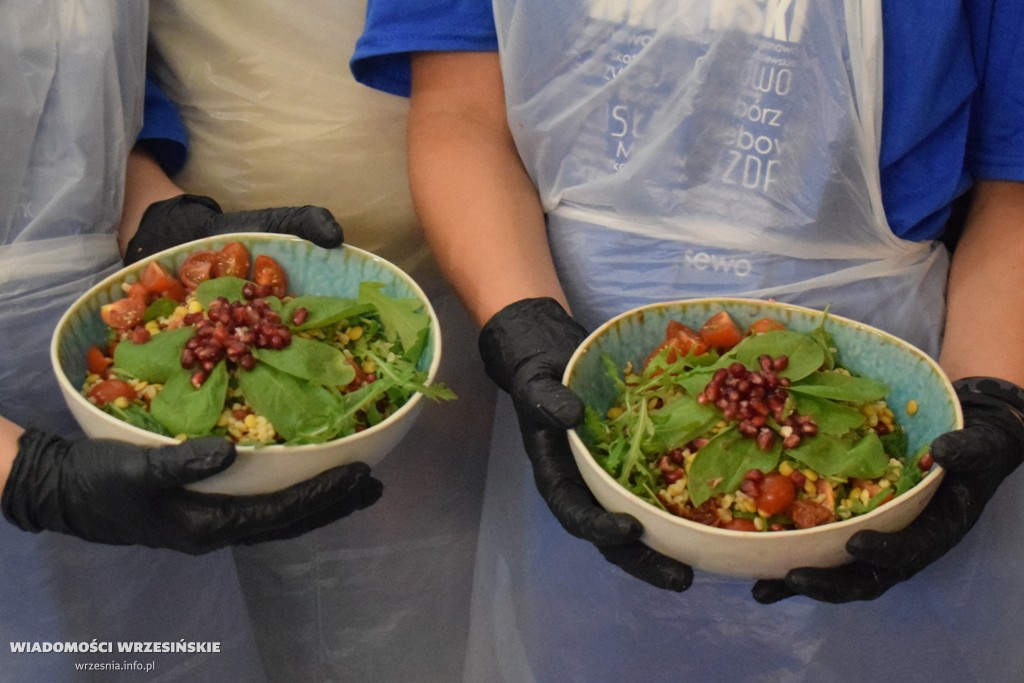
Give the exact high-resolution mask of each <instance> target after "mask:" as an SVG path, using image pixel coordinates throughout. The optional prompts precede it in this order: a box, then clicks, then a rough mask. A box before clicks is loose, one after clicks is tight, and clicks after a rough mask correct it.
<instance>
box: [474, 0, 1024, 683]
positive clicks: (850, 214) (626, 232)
mask: <svg viewBox="0 0 1024 683" xmlns="http://www.w3.org/2000/svg"><path fill="white" fill-rule="evenodd" d="M494 7H495V20H496V25H497V29H498V35H499V44H500V49H501V57H502V70H503V76H504V80H505V89H506V97H507V107H508V118H509V123H510V127H511V130H512V131H513V134H514V135H515V138H516V143H517V145H518V148H519V150H520V153H521V155H522V157H523V159H524V161H525V164H526V167H527V169H528V170H529V172H530V173H531V175H532V177H533V179H534V181H535V182H536V184H537V186H538V188H539V191H540V194H541V198H542V201H543V203H544V207H545V209H546V211H547V215H548V231H549V239H550V242H551V245H552V249H553V251H554V254H555V258H556V264H557V267H558V270H559V275H560V277H561V279H562V282H563V284H564V286H565V288H566V291H567V294H568V296H569V301H570V303H571V305H572V307H573V312H574V314H575V315H576V316H577V318H579V319H580V320H581V321H582V322H583V324H585V325H587V326H589V327H593V326H595V325H597V324H599V323H601V322H603V321H604V320H606V319H607V318H609V317H611V316H613V315H615V314H616V313H619V312H620V311H623V310H625V309H627V308H630V307H633V306H636V305H640V304H644V303H649V302H654V301H661V300H666V299H674V298H687V297H696V296H708V295H725V294H727V295H743V296H753V297H774V298H776V299H780V300H785V301H790V302H794V303H799V304H804V305H809V306H815V307H819V308H821V307H824V306H830V307H831V310H832V311H834V312H836V313H840V314H843V315H847V316H850V317H853V318H857V319H860V320H864V321H866V322H869V323H872V324H875V325H877V326H880V327H882V328H885V329H888V330H889V331H891V332H893V333H895V334H898V335H901V336H903V337H905V338H907V339H909V340H911V341H912V342H914V343H915V344H917V345H919V346H920V347H921V348H923V349H925V350H927V351H928V352H929V353H932V354H935V353H937V351H938V346H939V339H940V331H941V327H942V323H943V311H944V302H943V290H944V283H945V277H946V271H947V268H948V258H947V254H946V252H945V250H944V249H943V248H941V247H939V246H938V245H935V244H931V243H911V242H907V241H903V240H900V239H898V238H897V237H895V236H894V235H893V234H892V232H891V231H890V230H889V228H888V226H887V223H886V219H885V215H884V212H883V209H882V204H881V199H880V191H879V180H878V158H879V139H880V138H879V130H878V126H879V125H880V122H881V116H880V108H881V92H882V83H881V80H880V75H881V63H880V60H881V55H882V50H881V39H882V36H881V30H882V26H881V17H880V5H879V3H878V2H877V0H876V1H874V2H863V3H853V2H839V1H832V0H766V1H755V0H749V1H747V0H710V1H709V0H699V1H683V0H672V1H671V2H669V1H667V0H666V1H660V2H659V1H658V0H650V1H643V2H641V1H632V2H627V1H625V0H622V1H618V2H617V1H615V0H591V1H586V0H572V1H570V2H562V3H549V2H546V1H545V0H495V2H494ZM1020 503H1021V496H1020V495H1019V494H1017V493H1016V492H1013V493H1012V494H1004V495H1003V496H1002V497H1001V498H999V499H998V500H997V501H994V502H993V504H992V505H991V508H990V512H988V513H986V518H985V519H984V520H982V522H981V523H979V525H978V526H977V527H976V528H975V530H974V532H973V533H972V534H971V535H970V536H969V537H968V538H967V539H966V540H965V541H964V542H963V543H962V544H961V545H960V546H959V547H957V548H956V549H955V550H954V551H952V552H950V553H949V554H948V555H947V556H946V557H945V558H944V559H943V560H942V561H940V562H939V563H937V564H936V565H934V566H932V567H930V568H928V569H927V570H925V571H924V572H922V573H921V574H920V575H919V576H918V577H916V578H915V579H914V580H912V581H910V582H908V583H904V584H902V585H900V586H897V587H896V588H893V589H892V590H890V591H889V592H888V593H887V594H886V595H885V596H884V597H883V598H882V599H879V600H877V601H874V602H869V603H857V604H852V605H846V606H839V607H837V606H832V605H824V604H819V603H815V602H813V601H810V600H807V599H804V598H796V599H791V600H786V601H783V602H780V603H778V604H776V605H772V606H761V605H758V604H756V603H755V602H754V601H753V599H752V598H751V597H750V588H751V585H752V582H751V581H743V580H737V579H733V578H728V577H722V576H716V575H712V574H707V573H701V572H698V573H697V576H696V579H695V582H694V585H693V586H692V587H691V588H690V589H689V590H688V591H687V592H685V593H683V594H680V595H676V594H672V593H670V592H667V591H661V590H658V589H655V588H652V587H650V586H648V585H646V584H644V583H642V582H639V581H637V580H635V579H632V578H630V577H628V576H627V575H626V574H624V573H623V572H621V571H620V570H618V569H616V568H615V567H613V566H612V565H610V564H609V563H607V562H606V561H605V560H604V559H603V558H602V557H601V556H600V554H599V553H598V552H597V551H596V550H595V549H594V548H593V547H592V546H590V545H589V544H587V543H585V542H582V541H578V540H575V539H573V538H571V537H570V536H569V535H568V534H567V533H566V532H565V531H564V530H562V529H561V528H560V527H559V525H558V523H557V522H556V521H555V520H554V518H553V517H552V516H551V514H550V513H549V511H548V510H547V509H546V507H545V506H544V504H543V502H542V501H541V499H540V497H539V495H538V494H536V492H535V490H534V485H533V482H532V476H531V474H530V471H529V465H528V461H527V458H526V457H525V454H524V453H523V452H522V446H521V439H520V436H519V432H518V429H517V427H516V424H515V419H514V416H513V415H512V413H511V410H510V408H509V405H508V402H507V401H502V402H499V406H498V416H497V417H496V422H495V435H494V443H493V446H492V451H491V457H490V461H489V470H488V478H487V489H486V494H485V502H484V518H483V521H482V529H481V537H480V541H479V542H478V556H477V568H476V573H475V577H474V592H473V608H472V622H471V642H470V653H469V656H468V658H467V665H466V669H465V680H467V681H496V680H504V681H517V682H518V681H531V680H538V681H570V680H572V681H626V680H672V681H709V680H758V681H772V682H775V681H826V680H827V681H843V680H861V679H862V677H863V675H864V671H865V667H867V668H868V669H870V670H872V671H878V672H884V675H885V676H886V677H887V678H893V679H895V678H899V677H901V676H906V677H908V680H925V679H928V678H929V676H930V677H931V679H932V680H959V679H964V680H978V676H980V675H981V674H982V673H984V674H985V676H986V678H985V680H1013V676H1019V673H1020V671H1021V666H1022V664H1024V658H1022V657H1021V656H1020V655H1018V654H1011V655H1007V654H1005V652H1006V648H1005V645H1006V640H1005V635H1004V634H1009V633H1016V632H1019V629H1020V627H1021V625H1022V618H1021V616H1020V612H1021V610H1020V609H1018V608H1019V607H1020V605H1021V604H1022V600H1021V599H1022V593H1021V588H1020V585H1021V582H1020V580H1019V572H1017V571H1015V570H1013V569H1012V568H1011V567H1009V566H1007V565H1006V564H1005V560H1006V555H1010V556H1012V557H1013V558H1015V559H1016V560H1017V561H1018V562H1019V560H1020V555H1021V551H1020V549H1019V548H1020V547H1021V539H1020V533H1019V532H1017V531H1016V528H1017V527H1019V525H1020V523H1021V521H1022V519H1024V513H1022V509H1024V506H1021V504H1020ZM990 545H991V546H992V547H993V548H998V552H999V553H1002V556H999V557H997V556H996V554H997V553H996V551H994V550H989V549H988V547H989V546H990ZM982 548H985V550H982ZM1007 598H1010V599H1011V600H1013V601H1014V602H1013V603H1012V604H1013V605H1015V607H1013V608H1008V607H1007V605H1003V604H1002V601H1004V600H1006V599H1007ZM1007 604H1010V603H1007ZM993 610H994V611H996V612H997V613H998V614H997V615H992V614H991V612H992V611H993ZM993 621H995V622H997V623H998V626H997V627H995V628H994V627H993V623H992V622H993ZM1001 629H1005V630H1001Z"/></svg>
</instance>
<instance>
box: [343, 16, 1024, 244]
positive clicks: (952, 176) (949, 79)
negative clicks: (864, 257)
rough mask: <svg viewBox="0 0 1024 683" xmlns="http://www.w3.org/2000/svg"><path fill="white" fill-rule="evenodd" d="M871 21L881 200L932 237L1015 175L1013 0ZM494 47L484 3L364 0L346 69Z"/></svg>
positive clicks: (1019, 139) (902, 223) (1020, 28)
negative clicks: (975, 191) (880, 92)
mask: <svg viewBox="0 0 1024 683" xmlns="http://www.w3.org/2000/svg"><path fill="white" fill-rule="evenodd" d="M882 23H883V33H884V44H885V47H884V63H883V72H884V73H883V79H884V101H883V115H882V149H881V158H880V168H881V184H882V200H883V203H884V205H885V210H886V215H887V217H888V219H889V224H890V225H891V227H892V229H893V232H894V233H895V234H897V235H899V236H900V237H903V238H906V239H911V240H929V239H935V238H938V237H939V236H941V235H942V233H943V230H944V227H945V224H946V221H947V218H948V217H949V214H950V207H951V205H952V203H953V202H954V200H955V199H956V198H957V197H959V196H960V195H962V194H963V193H964V192H965V191H966V190H967V189H968V188H969V187H970V185H971V183H972V182H973V181H974V180H975V179H1001V180H1024V47H1022V46H1021V43H1020V42H1018V37H1019V35H1021V34H1022V33H1024V0H963V2H940V3H933V2H928V3H925V2H920V3H919V2H907V1H906V0H883V2H882ZM496 49H497V37H496V35H495V29H494V18H493V15H492V13H491V3H490V2H489V0H415V1H412V0H369V4H368V7H367V17H366V27H365V30H364V32H363V35H362V36H361V37H360V38H359V41H358V42H357V44H356V50H355V54H354V55H353V57H352V61H351V68H352V73H353V75H354V76H355V78H356V79H357V80H358V81H360V82H361V83H364V84H366V85H369V86H371V87H374V88H377V89H380V90H384V91H386V92H390V93H393V94H397V95H405V96H407V95H408V94H409V87H410V79H409V54H410V53H411V52H417V51H434V50H453V51H485V50H496Z"/></svg>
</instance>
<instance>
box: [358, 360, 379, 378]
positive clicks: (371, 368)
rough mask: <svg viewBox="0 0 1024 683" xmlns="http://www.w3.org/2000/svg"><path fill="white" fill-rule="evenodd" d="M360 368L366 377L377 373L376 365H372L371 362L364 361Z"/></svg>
mask: <svg viewBox="0 0 1024 683" xmlns="http://www.w3.org/2000/svg"><path fill="white" fill-rule="evenodd" d="M361 367H362V368H363V372H365V373H366V374H367V375H372V374H373V373H375V372H377V364H376V363H374V362H373V361H372V360H364V361H363V364H362V366H361Z"/></svg>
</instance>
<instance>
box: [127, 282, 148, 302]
mask: <svg viewBox="0 0 1024 683" xmlns="http://www.w3.org/2000/svg"><path fill="white" fill-rule="evenodd" d="M128 298H129V299H138V300H139V301H142V302H146V301H147V300H148V299H149V290H147V289H146V287H145V285H143V284H142V283H141V282H133V283H132V284H131V285H129V287H128Z"/></svg>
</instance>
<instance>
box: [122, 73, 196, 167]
mask: <svg viewBox="0 0 1024 683" xmlns="http://www.w3.org/2000/svg"><path fill="white" fill-rule="evenodd" d="M135 142H136V144H141V145H143V146H144V147H145V148H146V150H147V151H148V152H149V153H150V154H152V155H153V158H154V159H155V160H156V162H157V163H158V164H160V167H161V168H162V169H163V170H164V172H165V173H166V174H167V175H169V176H173V175H174V174H175V173H177V172H178V171H180V170H181V168H182V167H183V166H184V165H185V159H186V158H187V156H188V137H187V134H186V132H185V124H184V122H183V121H182V120H181V115H180V114H179V113H178V108H177V107H176V106H175V105H174V103H173V102H171V100H170V98H168V97H167V95H166V94H165V93H164V91H163V90H161V89H160V86H159V85H158V84H157V82H156V79H155V78H154V77H153V75H152V74H150V73H147V74H146V96H145V101H144V103H143V119H142V130H141V131H139V135H138V137H137V138H136V139H135Z"/></svg>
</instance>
